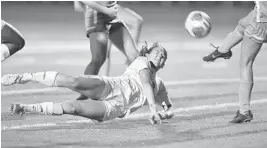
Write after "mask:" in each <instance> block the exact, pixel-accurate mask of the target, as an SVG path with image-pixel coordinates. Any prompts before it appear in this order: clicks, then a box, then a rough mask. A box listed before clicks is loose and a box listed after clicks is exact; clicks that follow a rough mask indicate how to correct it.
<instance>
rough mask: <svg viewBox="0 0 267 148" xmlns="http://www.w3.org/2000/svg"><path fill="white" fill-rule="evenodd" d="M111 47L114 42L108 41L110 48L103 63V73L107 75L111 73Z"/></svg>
mask: <svg viewBox="0 0 267 148" xmlns="http://www.w3.org/2000/svg"><path fill="white" fill-rule="evenodd" d="M111 47H112V44H111V42H110V41H109V42H108V49H107V56H106V62H105V63H104V64H103V65H102V69H103V71H102V73H103V75H105V76H109V74H110V66H111Z"/></svg>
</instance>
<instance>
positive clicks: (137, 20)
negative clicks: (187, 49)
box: [102, 5, 143, 76]
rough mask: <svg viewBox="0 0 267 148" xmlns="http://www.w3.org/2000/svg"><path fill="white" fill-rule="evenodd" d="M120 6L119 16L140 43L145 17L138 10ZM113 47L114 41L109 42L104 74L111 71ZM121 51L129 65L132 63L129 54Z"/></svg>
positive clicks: (136, 41)
mask: <svg viewBox="0 0 267 148" xmlns="http://www.w3.org/2000/svg"><path fill="white" fill-rule="evenodd" d="M118 6H119V11H118V14H117V17H118V18H119V19H120V20H122V21H123V22H124V23H125V24H126V26H127V27H128V29H129V30H130V33H131V35H132V37H133V39H134V41H135V43H136V44H137V45H138V44H139V39H140V34H141V30H142V26H143V18H142V17H141V16H140V15H139V14H137V13H136V12H134V11H133V10H131V9H129V8H124V7H123V6H121V5H118ZM111 47H112V43H111V42H110V40H109V42H108V49H107V56H106V62H105V63H106V64H105V65H103V66H105V67H103V66H102V67H103V74H104V75H106V76H109V72H110V67H111V64H110V62H111V59H110V57H111ZM121 52H122V53H123V54H124V55H125V57H126V62H125V64H126V65H128V64H130V63H131V61H130V60H129V59H130V58H128V57H127V54H126V53H125V51H122V50H121ZM131 53H132V54H135V52H134V51H133V52H131Z"/></svg>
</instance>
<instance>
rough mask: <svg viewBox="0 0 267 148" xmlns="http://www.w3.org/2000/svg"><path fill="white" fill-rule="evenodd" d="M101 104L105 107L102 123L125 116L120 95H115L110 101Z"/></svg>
mask: <svg viewBox="0 0 267 148" xmlns="http://www.w3.org/2000/svg"><path fill="white" fill-rule="evenodd" d="M103 102H104V104H105V107H106V113H105V115H104V117H103V119H102V121H107V120H112V119H115V118H119V117H123V116H124V115H125V114H126V110H125V108H124V101H123V96H122V95H115V96H114V98H112V99H111V100H108V101H103Z"/></svg>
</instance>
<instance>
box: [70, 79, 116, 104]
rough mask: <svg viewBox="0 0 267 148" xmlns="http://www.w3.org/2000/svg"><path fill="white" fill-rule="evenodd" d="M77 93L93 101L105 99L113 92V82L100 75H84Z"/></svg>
mask: <svg viewBox="0 0 267 148" xmlns="http://www.w3.org/2000/svg"><path fill="white" fill-rule="evenodd" d="M78 81H79V82H78V84H79V87H78V88H77V90H75V91H77V92H79V93H81V94H83V95H85V96H87V97H89V98H90V99H93V100H99V99H101V98H105V97H106V96H107V95H108V94H109V93H110V92H112V81H110V80H109V79H108V78H105V77H102V76H98V75H84V76H80V77H79V78H78Z"/></svg>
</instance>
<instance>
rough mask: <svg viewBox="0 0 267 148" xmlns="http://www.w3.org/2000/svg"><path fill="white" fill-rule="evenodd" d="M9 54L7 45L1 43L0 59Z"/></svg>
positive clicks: (5, 57) (2, 59)
mask: <svg viewBox="0 0 267 148" xmlns="http://www.w3.org/2000/svg"><path fill="white" fill-rule="evenodd" d="M9 56H10V52H9V49H8V47H7V46H6V45H5V44H1V61H4V60H5V59H7V58H8V57H9Z"/></svg>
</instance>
